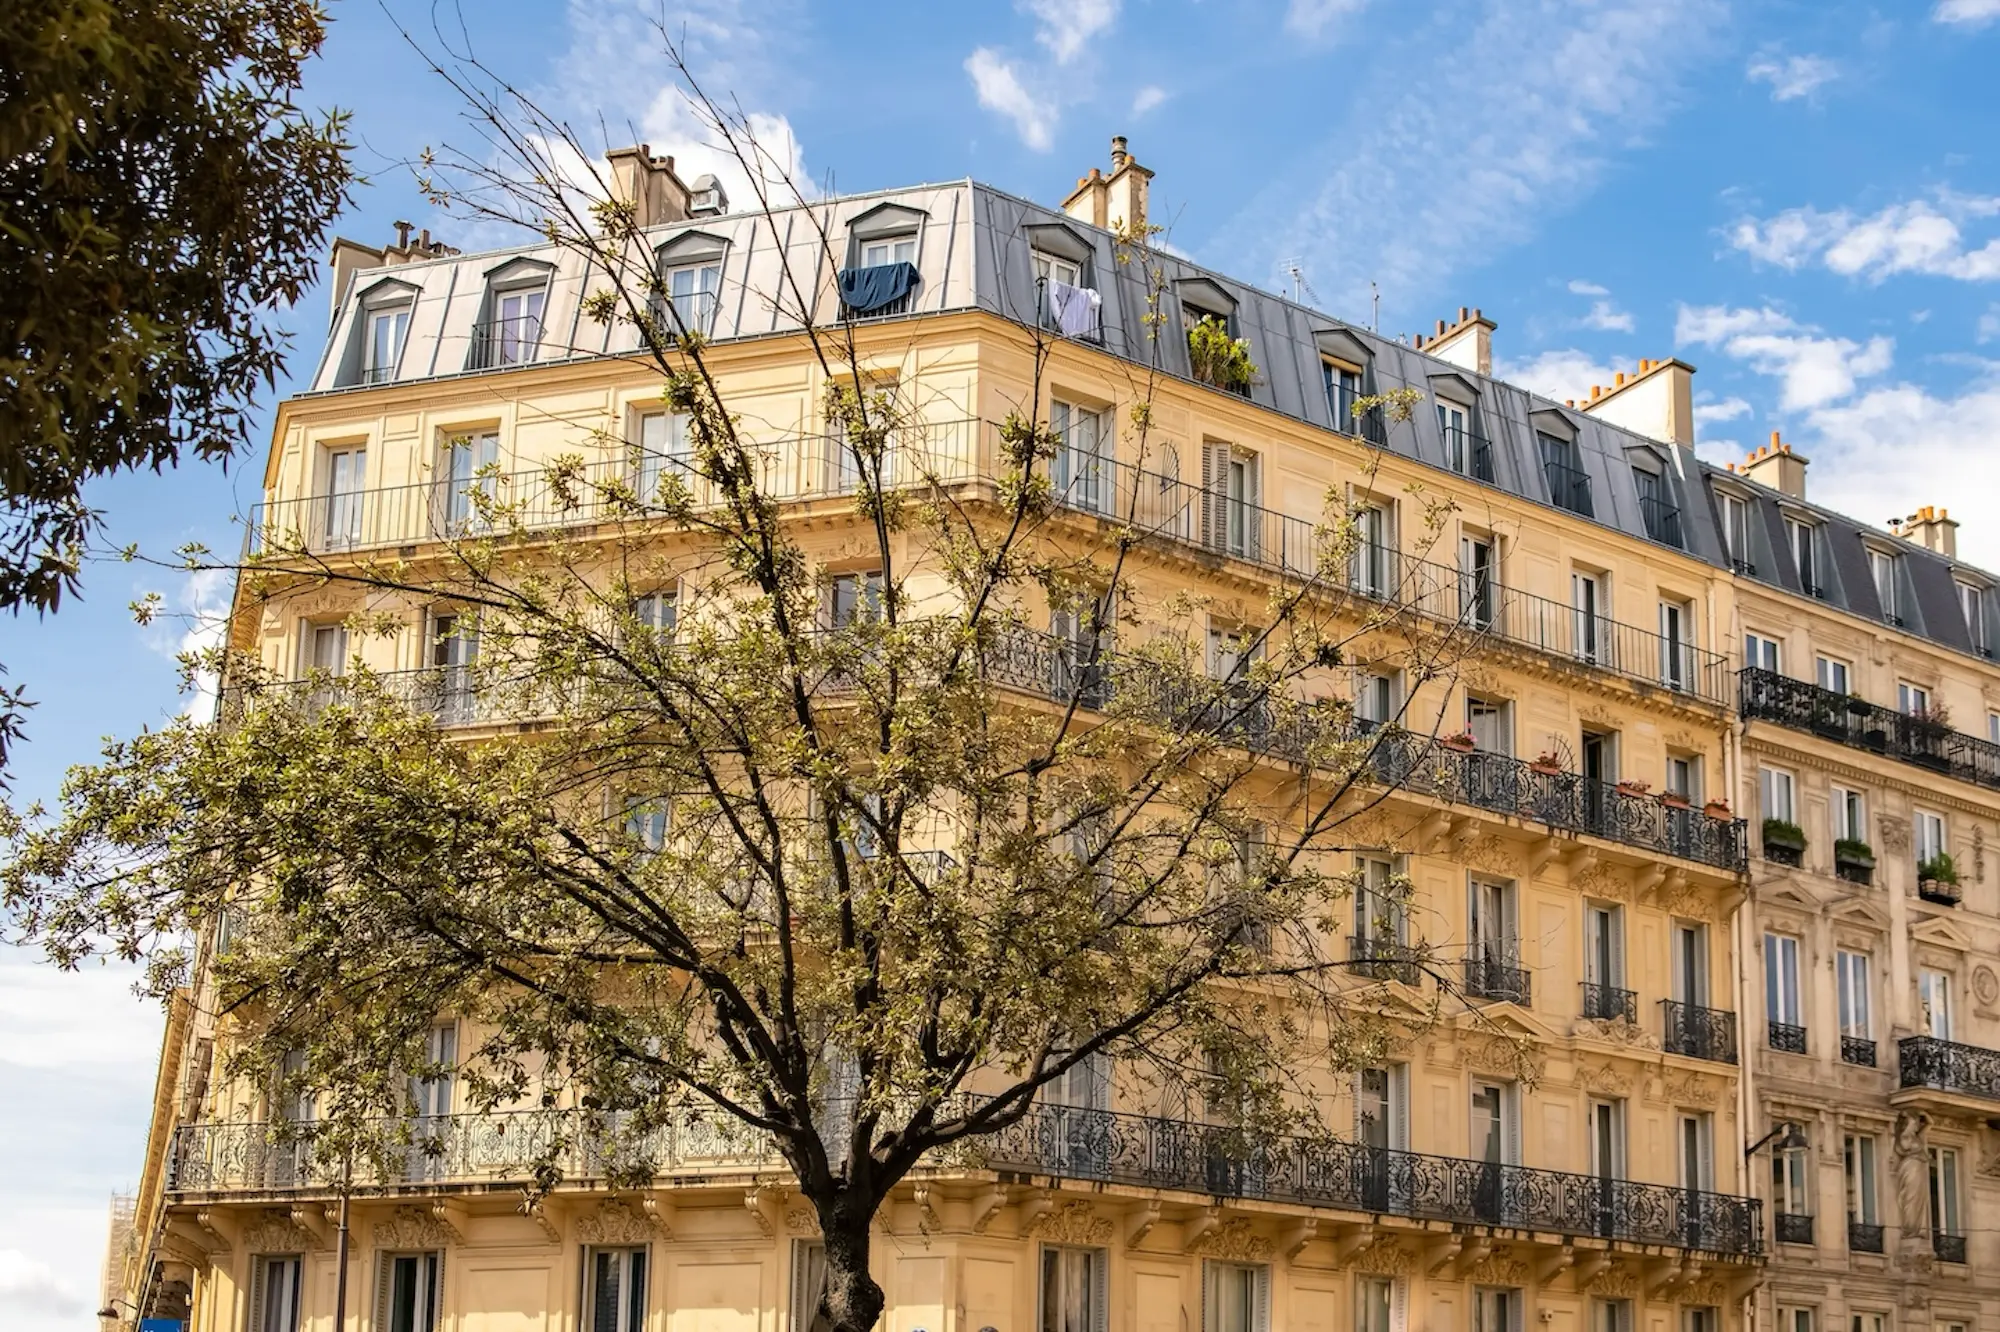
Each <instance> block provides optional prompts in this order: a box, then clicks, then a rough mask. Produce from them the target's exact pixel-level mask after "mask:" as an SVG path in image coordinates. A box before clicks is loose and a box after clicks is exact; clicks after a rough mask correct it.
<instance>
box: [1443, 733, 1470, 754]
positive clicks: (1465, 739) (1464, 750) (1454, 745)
mask: <svg viewBox="0 0 2000 1332" xmlns="http://www.w3.org/2000/svg"><path fill="white" fill-rule="evenodd" d="M1438 743H1439V744H1441V745H1443V746H1444V747H1445V748H1446V749H1449V750H1451V751H1452V752H1454V753H1458V754H1470V753H1471V752H1472V751H1473V750H1475V749H1477V748H1479V742H1478V741H1477V740H1475V739H1473V738H1472V732H1471V730H1469V729H1468V730H1463V731H1459V732H1457V733H1456V734H1453V735H1441V736H1439V737H1438Z"/></svg>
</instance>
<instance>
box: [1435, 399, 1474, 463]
mask: <svg viewBox="0 0 2000 1332" xmlns="http://www.w3.org/2000/svg"><path fill="white" fill-rule="evenodd" d="M1437 414H1438V433H1439V434H1440V435H1442V436H1443V437H1444V464H1445V466H1447V467H1449V468H1451V470H1452V471H1454V472H1459V473H1463V472H1464V471H1465V470H1466V466H1467V451H1468V450H1469V449H1470V448H1471V447H1472V442H1471V440H1470V439H1469V438H1468V436H1469V435H1470V434H1471V431H1470V430H1469V429H1468V428H1467V424H1466V420H1467V417H1466V410H1465V408H1463V407H1461V406H1459V405H1458V404H1457V403H1455V402H1441V403H1439V404H1438V405H1437Z"/></svg>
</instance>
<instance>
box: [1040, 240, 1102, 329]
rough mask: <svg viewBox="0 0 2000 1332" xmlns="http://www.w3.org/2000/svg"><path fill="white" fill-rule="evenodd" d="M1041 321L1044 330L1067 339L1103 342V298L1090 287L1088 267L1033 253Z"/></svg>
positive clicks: (1076, 262) (1042, 253)
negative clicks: (1051, 330) (1051, 331)
mask: <svg viewBox="0 0 2000 1332" xmlns="http://www.w3.org/2000/svg"><path fill="white" fill-rule="evenodd" d="M1033 254H1034V266H1035V292H1036V307H1037V313H1038V318H1039V319H1040V322H1041V325H1042V327H1043V328H1048V329H1053V330H1055V331H1056V332H1058V333H1061V334H1062V335H1063V336H1064V337H1069V338H1082V339H1083V340H1084V341H1086V342H1097V341H1100V340H1101V339H1102V338H1103V336H1104V333H1103V314H1102V307H1103V298H1102V297H1100V296H1099V295H1098V294H1097V292H1096V291H1094V290H1093V289H1092V288H1091V286H1090V281H1089V277H1088V274H1087V272H1086V266H1085V265H1084V264H1083V263H1080V262H1078V261H1077V260H1075V259H1068V258H1065V257H1063V256H1062V255H1059V254H1049V253H1047V252H1045V251H1042V250H1035V251H1033Z"/></svg>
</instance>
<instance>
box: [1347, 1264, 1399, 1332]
mask: <svg viewBox="0 0 2000 1332" xmlns="http://www.w3.org/2000/svg"><path fill="white" fill-rule="evenodd" d="M1395 1309H1396V1281H1395V1278H1393V1277H1384V1276H1357V1277H1355V1278H1354V1332H1393V1320H1394V1317H1395Z"/></svg>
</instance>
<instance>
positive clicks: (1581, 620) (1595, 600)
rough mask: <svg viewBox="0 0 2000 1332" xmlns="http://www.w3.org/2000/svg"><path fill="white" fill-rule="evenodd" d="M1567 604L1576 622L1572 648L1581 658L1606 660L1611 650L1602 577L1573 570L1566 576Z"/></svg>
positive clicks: (1582, 659)
mask: <svg viewBox="0 0 2000 1332" xmlns="http://www.w3.org/2000/svg"><path fill="white" fill-rule="evenodd" d="M1569 604H1570V609H1571V614H1572V618H1573V619H1574V621H1575V624H1574V625H1573V627H1572V645H1571V648H1572V651H1574V652H1575V653H1576V656H1577V658H1578V659H1579V660H1581V661H1587V662H1605V661H1608V660H1609V657H1610V652H1611V625H1610V616H1609V613H1608V611H1607V610H1606V607H1605V596H1604V577H1603V575H1601V574H1594V573H1584V572H1583V571H1581V570H1577V571H1574V572H1572V573H1571V574H1570V576H1569Z"/></svg>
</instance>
